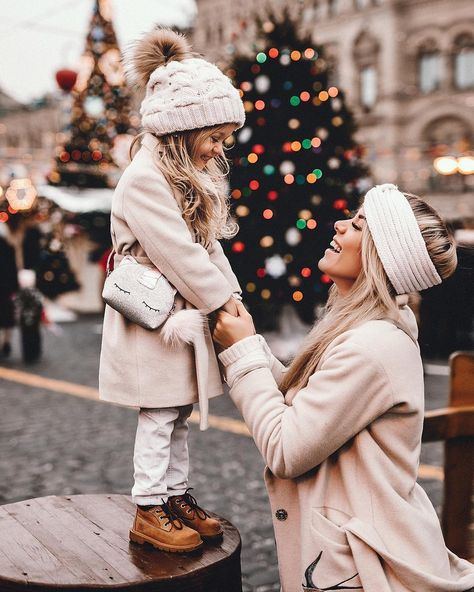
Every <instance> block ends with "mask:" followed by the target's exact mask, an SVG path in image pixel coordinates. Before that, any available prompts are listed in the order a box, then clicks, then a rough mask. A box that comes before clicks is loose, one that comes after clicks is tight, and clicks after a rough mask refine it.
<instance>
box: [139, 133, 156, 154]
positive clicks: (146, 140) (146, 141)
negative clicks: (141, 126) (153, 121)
mask: <svg viewBox="0 0 474 592" xmlns="http://www.w3.org/2000/svg"><path fill="white" fill-rule="evenodd" d="M159 143H160V142H159V140H158V138H157V137H156V136H154V135H153V134H151V133H149V132H147V133H146V134H145V135H144V136H143V137H142V139H141V144H142V146H145V148H148V150H151V151H152V152H153V151H154V150H155V148H156V147H157V146H158V144H159Z"/></svg>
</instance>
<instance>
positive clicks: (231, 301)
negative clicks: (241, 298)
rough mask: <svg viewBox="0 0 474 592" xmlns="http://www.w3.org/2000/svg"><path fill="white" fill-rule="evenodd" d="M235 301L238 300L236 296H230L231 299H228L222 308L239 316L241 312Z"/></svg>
mask: <svg viewBox="0 0 474 592" xmlns="http://www.w3.org/2000/svg"><path fill="white" fill-rule="evenodd" d="M235 302H236V300H235V298H229V300H227V302H226V303H225V304H224V305H223V306H222V310H225V311H226V312H228V313H229V314H231V315H232V316H233V317H238V316H239V313H238V311H237V306H236V304H235Z"/></svg>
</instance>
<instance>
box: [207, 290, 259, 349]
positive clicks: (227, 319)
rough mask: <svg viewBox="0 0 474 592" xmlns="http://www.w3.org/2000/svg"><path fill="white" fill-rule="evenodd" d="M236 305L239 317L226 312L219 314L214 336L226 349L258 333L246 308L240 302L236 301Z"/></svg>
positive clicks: (222, 311)
mask: <svg viewBox="0 0 474 592" xmlns="http://www.w3.org/2000/svg"><path fill="white" fill-rule="evenodd" d="M235 305H236V307H237V313H238V316H237V317H234V316H232V315H231V314H229V313H227V312H225V311H224V310H220V311H219V312H218V313H217V322H216V327H215V329H214V332H213V334H212V336H213V339H214V341H216V342H217V343H218V344H219V345H221V346H222V347H224V348H227V347H230V346H231V345H234V343H237V341H240V340H241V339H245V337H250V336H251V335H255V333H256V331H255V326H254V324H253V319H252V316H251V315H250V314H249V313H248V312H247V310H246V308H245V306H244V305H243V304H242V303H241V302H239V301H238V300H235Z"/></svg>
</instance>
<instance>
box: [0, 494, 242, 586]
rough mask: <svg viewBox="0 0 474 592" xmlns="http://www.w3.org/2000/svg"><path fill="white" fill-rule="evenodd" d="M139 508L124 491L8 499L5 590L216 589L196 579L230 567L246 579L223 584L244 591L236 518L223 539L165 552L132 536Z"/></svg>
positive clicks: (1, 580) (2, 547) (0, 568)
mask: <svg viewBox="0 0 474 592" xmlns="http://www.w3.org/2000/svg"><path fill="white" fill-rule="evenodd" d="M134 514H135V505H134V504H133V503H132V501H131V500H130V498H128V497H126V496H123V495H73V496H64V497H56V496H49V497H43V498H37V499H31V500H26V501H23V502H18V503H14V504H7V505H4V506H0V590H2V592H4V591H13V590H28V589H30V590H38V591H41V590H44V591H48V592H51V589H53V588H54V589H59V590H61V589H65V590H67V589H69V590H115V589H117V590H118V589H120V590H127V591H128V590H133V591H141V590H151V589H153V590H156V591H161V590H163V591H168V590H199V589H202V590H212V589H214V588H213V586H209V587H208V586H207V585H206V587H204V588H200V587H199V586H198V587H196V585H197V584H196V582H197V581H198V580H199V581H201V582H204V580H203V578H204V579H205V578H206V577H211V579H212V578H214V579H216V578H219V577H226V574H227V576H229V577H231V578H232V579H233V580H235V579H237V578H238V579H239V582H238V584H237V583H236V582H235V581H233V582H232V583H229V585H228V586H227V588H225V587H223V588H215V589H216V590H221V589H222V590H224V589H227V590H241V584H240V545H241V543H240V536H239V533H238V531H237V530H236V528H235V527H234V526H232V524H230V523H229V522H227V521H226V520H223V519H222V518H219V519H220V520H221V522H222V525H223V529H224V536H223V539H222V540H221V541H219V542H217V543H213V544H212V543H211V544H210V543H205V545H204V547H203V550H199V551H195V552H193V553H183V554H181V553H180V554H177V553H165V552H163V551H157V550H156V549H153V548H152V547H151V546H148V545H135V544H134V543H130V542H129V539H128V531H129V528H130V526H131V525H132V521H133V517H134ZM211 572H212V573H213V574H214V575H212V573H211ZM206 573H208V576H206ZM209 574H210V575H209ZM219 574H220V575H219ZM186 581H187V582H188V583H187V584H186V583H184V582H186ZM206 581H207V580H206ZM180 582H181V584H180ZM221 584H222V583H221Z"/></svg>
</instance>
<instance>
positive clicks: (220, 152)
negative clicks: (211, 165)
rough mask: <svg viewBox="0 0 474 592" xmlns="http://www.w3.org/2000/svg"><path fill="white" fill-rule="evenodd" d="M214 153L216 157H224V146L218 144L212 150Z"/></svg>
mask: <svg viewBox="0 0 474 592" xmlns="http://www.w3.org/2000/svg"><path fill="white" fill-rule="evenodd" d="M212 151H213V152H214V154H215V155H216V156H224V150H223V147H222V144H220V143H219V144H216V145H215V146H214V148H213V149H212Z"/></svg>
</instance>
